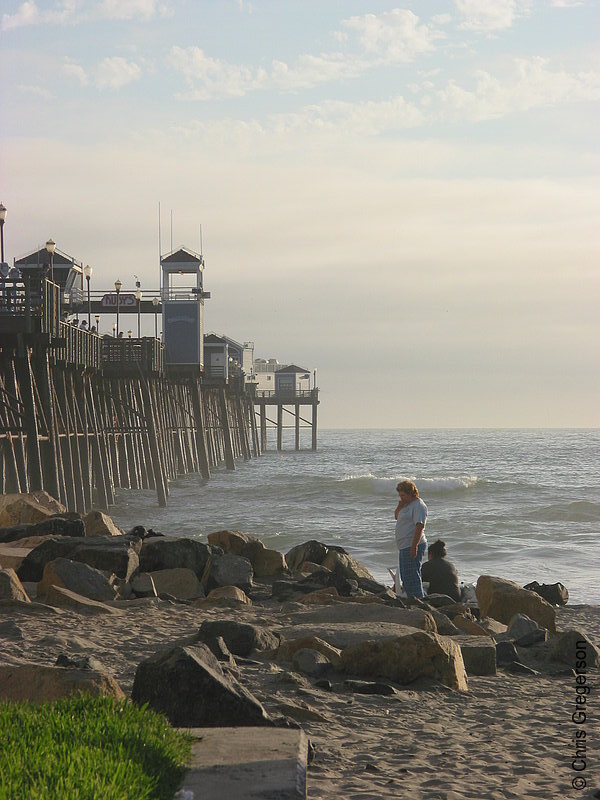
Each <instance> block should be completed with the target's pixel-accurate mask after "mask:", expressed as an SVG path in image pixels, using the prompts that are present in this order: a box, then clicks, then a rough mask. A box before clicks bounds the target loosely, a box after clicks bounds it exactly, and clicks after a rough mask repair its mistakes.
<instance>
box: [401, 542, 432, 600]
mask: <svg viewBox="0 0 600 800" xmlns="http://www.w3.org/2000/svg"><path fill="white" fill-rule="evenodd" d="M425 550H427V540H426V539H425V537H424V536H422V537H421V541H420V542H419V544H418V545H417V556H416V558H411V557H410V547H405V548H403V549H402V550H399V551H398V568H399V570H400V577H401V578H402V585H403V586H404V591H405V592H406V594H407V596H408V597H425V592H424V591H423V583H422V581H421V562H422V561H423V557H424V556H425Z"/></svg>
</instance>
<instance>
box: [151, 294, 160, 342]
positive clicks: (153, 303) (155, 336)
mask: <svg viewBox="0 0 600 800" xmlns="http://www.w3.org/2000/svg"><path fill="white" fill-rule="evenodd" d="M159 303H160V300H159V299H158V297H153V298H152V305H153V306H154V338H155V339H158V327H157V320H158V304H159Z"/></svg>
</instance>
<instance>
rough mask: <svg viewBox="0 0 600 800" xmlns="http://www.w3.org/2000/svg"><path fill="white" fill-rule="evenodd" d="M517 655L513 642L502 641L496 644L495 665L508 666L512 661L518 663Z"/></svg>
mask: <svg viewBox="0 0 600 800" xmlns="http://www.w3.org/2000/svg"><path fill="white" fill-rule="evenodd" d="M518 660H519V654H518V653H517V648H516V647H515V645H514V642H511V641H502V642H496V662H497V664H499V665H500V664H502V665H504V664H510V663H511V662H512V661H518Z"/></svg>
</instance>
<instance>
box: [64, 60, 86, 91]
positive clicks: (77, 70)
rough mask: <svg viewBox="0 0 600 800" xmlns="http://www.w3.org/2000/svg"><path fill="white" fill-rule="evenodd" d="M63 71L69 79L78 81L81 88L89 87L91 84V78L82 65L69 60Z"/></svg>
mask: <svg viewBox="0 0 600 800" xmlns="http://www.w3.org/2000/svg"><path fill="white" fill-rule="evenodd" d="M62 71H63V74H64V75H67V76H68V77H69V78H74V79H75V80H76V81H78V82H79V84H80V85H81V86H87V85H88V83H89V78H88V75H87V73H86V71H85V70H84V68H83V67H82V66H81V65H80V64H76V63H75V62H74V61H70V60H69V59H67V60H66V61H65V63H64V64H63V67H62Z"/></svg>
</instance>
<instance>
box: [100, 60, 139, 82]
mask: <svg viewBox="0 0 600 800" xmlns="http://www.w3.org/2000/svg"><path fill="white" fill-rule="evenodd" d="M141 77H142V70H141V69H140V67H139V66H138V65H137V64H136V63H135V62H134V61H126V60H125V59H124V58H121V57H120V56H114V57H113V58H105V59H104V60H103V61H102V62H101V63H100V64H99V65H98V68H97V70H96V85H97V87H98V88H99V89H120V88H121V87H122V86H125V85H126V84H128V83H131V82H132V81H137V80H139V79H140V78H141Z"/></svg>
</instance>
